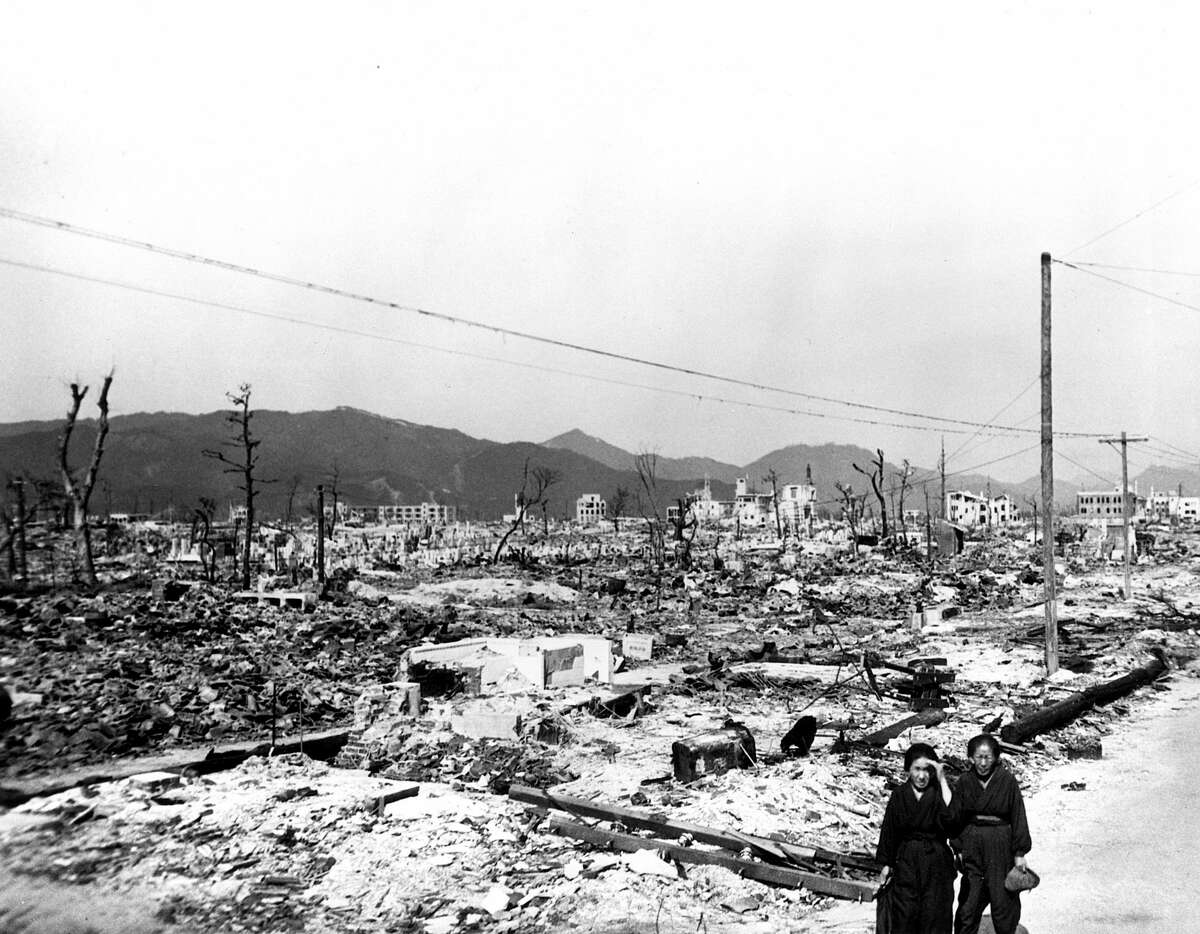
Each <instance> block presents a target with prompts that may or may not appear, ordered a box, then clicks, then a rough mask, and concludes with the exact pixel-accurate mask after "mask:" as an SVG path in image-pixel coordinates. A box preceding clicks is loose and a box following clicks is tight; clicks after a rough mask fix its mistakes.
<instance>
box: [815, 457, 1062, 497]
mask: <svg viewBox="0 0 1200 934" xmlns="http://www.w3.org/2000/svg"><path fill="white" fill-rule="evenodd" d="M1039 446H1040V442H1039V443H1038V444H1031V445H1029V447H1025V448H1021V450H1019V451H1013V452H1012V453H1010V454H1004V455H1002V456H1000V457H995V458H993V459H992V460H989V461H984V462H983V463H982V464H974V465H972V466H970V467H963V468H961V469H959V470H955V471H949V472H947V474H946V476H947V477H959V476H962V475H963V474H967V473H972V472H974V471H976V470H982V469H983V468H984V467H991V466H992V465H993V464H998V463H1000V462H1001V461H1006V460H1011V459H1012V458H1014V457H1019V456H1020V455H1022V454H1027V453H1029V452H1030V451H1032V450H1033V449H1034V448H1036V447H1039ZM940 476H941V474H939V473H938V472H937V471H932V472H931V473H930V476H927V477H922V478H920V479H919V480H918V479H916V478H913V481H912V482H910V483H909V484H907V488H908V489H913V488H914V487H915V486H916V484H917V483H928V482H929V481H930V480H933V479H937V478H940ZM900 488H901V487H900V486H897V485H895V484H893V485H891V486H887V487H882V488H881V492H883V493H885V494H888V495H891V494H892V493H895V492H896V491H897V490H899V489H900ZM872 492H873V491H868V493H867V495H871V493H872ZM841 502H843V500H841V499H827V500H820V501H817V502H814V503H813V505H815V506H830V505H836V504H837V503H841Z"/></svg>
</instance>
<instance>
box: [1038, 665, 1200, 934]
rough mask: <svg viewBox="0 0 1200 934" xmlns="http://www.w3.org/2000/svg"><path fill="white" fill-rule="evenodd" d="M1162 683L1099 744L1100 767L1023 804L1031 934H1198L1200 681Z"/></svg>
mask: <svg viewBox="0 0 1200 934" xmlns="http://www.w3.org/2000/svg"><path fill="white" fill-rule="evenodd" d="M1170 684H1171V685H1172V687H1171V690H1170V691H1167V692H1165V693H1163V694H1162V695H1161V696H1160V697H1158V698H1157V699H1156V700H1155V701H1154V702H1153V703H1152V704H1151V705H1150V706H1149V707H1147V708H1144V709H1142V710H1139V711H1137V712H1135V713H1134V714H1133V715H1132V716H1131V717H1130V719H1129V720H1128V721H1126V722H1125V723H1122V724H1120V726H1119V730H1120V732H1119V734H1118V735H1113V736H1106V737H1104V758H1103V759H1101V760H1097V761H1090V762H1084V761H1079V762H1072V763H1069V764H1067V765H1063V766H1060V767H1058V768H1057V769H1054V770H1053V771H1052V772H1050V773H1048V774H1047V776H1045V777H1044V779H1043V780H1042V781H1041V782H1039V786H1040V788H1041V790H1040V791H1039V792H1038V793H1037V794H1035V795H1034V796H1033V797H1032V798H1030V799H1028V800H1027V802H1026V803H1027V807H1028V811H1029V825H1030V830H1031V832H1032V834H1033V852H1031V853H1030V854H1029V865H1030V866H1031V867H1032V868H1033V869H1034V870H1035V871H1037V872H1038V873H1039V874H1040V875H1041V877H1042V884H1041V886H1039V887H1038V888H1037V889H1035V890H1034V891H1033V892H1030V893H1026V894H1025V895H1023V896H1022V902H1023V905H1024V910H1023V912H1022V917H1021V920H1022V923H1023V924H1025V926H1026V927H1028V929H1029V931H1030V934H1118V932H1121V934H1124V932H1135V931H1136V932H1148V931H1153V932H1154V934H1174V932H1181V934H1182V932H1188V934H1195V932H1197V931H1200V895H1198V894H1197V893H1198V892H1200V886H1198V885H1197V882H1196V872H1197V869H1200V807H1197V802H1198V799H1200V761H1198V756H1197V753H1198V751H1200V680H1197V679H1196V678H1193V677H1189V676H1187V675H1186V674H1183V673H1176V674H1175V675H1174V677H1173V678H1172V680H1171V682H1170ZM1070 782H1082V783H1085V784H1086V787H1085V788H1083V789H1082V790H1076V791H1071V790H1067V789H1064V788H1063V787H1062V786H1063V785H1064V784H1067V783H1070Z"/></svg>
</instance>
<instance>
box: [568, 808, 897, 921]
mask: <svg viewBox="0 0 1200 934" xmlns="http://www.w3.org/2000/svg"><path fill="white" fill-rule="evenodd" d="M550 827H551V829H552V830H553V831H555V832H556V833H560V834H563V835H564V836H567V837H572V838H573V839H575V840H583V841H584V842H585V843H591V844H593V845H594V846H602V847H611V848H612V849H614V850H620V851H621V852H624V853H636V852H637V851H638V850H655V851H657V852H660V853H663V854H665V855H666V856H669V857H670V858H672V859H675V860H678V861H679V862H681V863H697V864H700V865H706V866H722V867H724V868H725V869H729V870H731V871H732V872H735V873H737V874H738V875H740V876H744V877H746V878H747V879H755V880H756V881H758V882H767V883H770V884H772V885H779V886H785V887H787V888H793V889H808V890H809V891H811V892H817V893H819V894H821V895H832V896H834V897H835V898H846V899H850V900H852V901H856V902H865V901H870V900H871V899H873V898H874V897H875V892H876V890H877V888H878V887H877V886H876V885H875V884H874V883H871V882H857V881H855V880H853V879H830V878H828V877H827V876H822V875H819V874H817V873H813V872H803V871H801V870H799V869H790V868H787V867H785V866H772V865H770V864H769V863H756V862H753V861H751V860H748V859H741V858H739V857H736V856H729V855H727V854H725V853H721V852H717V851H713V850H701V849H698V848H697V847H692V846H679V845H678V844H673V843H660V842H659V841H657V840H647V839H646V838H644V837H635V836H633V835H632V834H625V833H616V832H614V831H611V830H601V829H600V828H598V827H588V826H586V825H584V824H577V823H575V822H574V821H569V820H565V819H563V818H552V819H551V821H550Z"/></svg>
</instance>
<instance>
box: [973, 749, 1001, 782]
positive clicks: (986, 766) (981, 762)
mask: <svg viewBox="0 0 1200 934" xmlns="http://www.w3.org/2000/svg"><path fill="white" fill-rule="evenodd" d="M971 764H972V765H973V766H975V774H976V775H978V776H979V777H980V778H986V777H987V776H988V775H990V774H991V771H992V769H993V768H994V767H995V765H996V756H995V754H994V753H993V752H992V747H991V746H990V745H988V744H987V743H984V744H983V745H982V746H980V747H979V748H978V749H976V750H975V755H973V756H971Z"/></svg>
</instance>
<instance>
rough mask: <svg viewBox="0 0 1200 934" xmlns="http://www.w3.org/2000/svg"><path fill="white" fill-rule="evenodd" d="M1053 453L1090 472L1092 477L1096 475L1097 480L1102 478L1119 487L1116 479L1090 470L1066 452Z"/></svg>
mask: <svg viewBox="0 0 1200 934" xmlns="http://www.w3.org/2000/svg"><path fill="white" fill-rule="evenodd" d="M1054 453H1055V455H1057V456H1058V457H1061V458H1062V459H1063V460H1065V461H1068V462H1070V463H1072V464H1074V465H1075V466H1076V467H1078V468H1079V469H1080V470H1086V471H1087V472H1088V473H1090V474H1091V475H1092V476H1093V477H1096V478H1097V479H1098V480H1103V481H1104V482H1105V483H1111V484H1112V485H1113V486H1115V487H1117V488H1120V486H1121V484H1120V483H1118V482H1117V481H1116V480H1114V479H1113V478H1112V477H1106V476H1104V475H1103V474H1099V473H1096V471H1094V470H1092V468H1091V467H1088V466H1087V465H1086V464H1081V463H1080V462H1079V461H1077V460H1075V458H1073V457H1071V456H1069V455H1067V454H1064V453H1063V452H1062V451H1055V452H1054Z"/></svg>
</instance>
